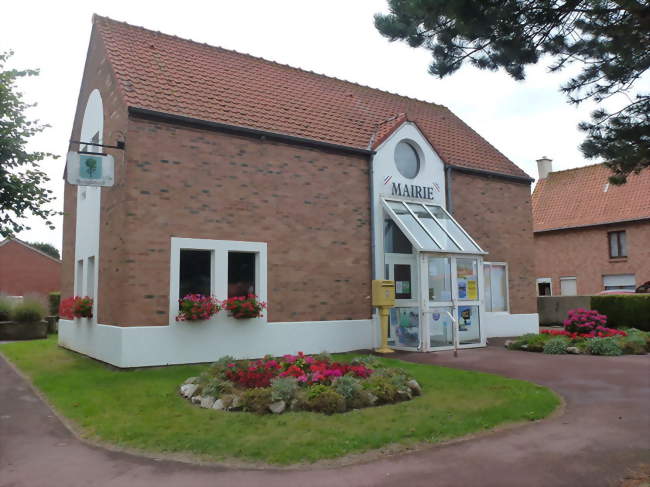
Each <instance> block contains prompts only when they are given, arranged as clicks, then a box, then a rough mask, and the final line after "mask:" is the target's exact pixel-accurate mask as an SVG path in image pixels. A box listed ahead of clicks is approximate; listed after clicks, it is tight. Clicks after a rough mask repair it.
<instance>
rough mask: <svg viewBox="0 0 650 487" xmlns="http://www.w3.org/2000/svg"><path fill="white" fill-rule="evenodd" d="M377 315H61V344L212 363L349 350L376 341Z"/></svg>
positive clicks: (122, 363)
mask: <svg viewBox="0 0 650 487" xmlns="http://www.w3.org/2000/svg"><path fill="white" fill-rule="evenodd" d="M375 342H376V339H375V332H374V327H373V326H372V320H349V321H317V322H291V323H267V322H266V320H265V319H252V320H245V321H238V320H233V319H229V318H227V317H225V316H218V317H215V318H213V319H210V320H208V321H205V322H196V323H192V322H180V323H173V324H170V325H169V326H131V327H120V326H110V325H102V324H95V323H93V322H92V321H91V320H89V319H83V318H82V319H77V320H63V319H62V320H60V321H59V345H61V346H62V347H65V348H68V349H70V350H74V351H77V352H80V353H83V354H85V355H89V356H91V357H93V358H96V359H98V360H101V361H103V362H108V363H109V364H112V365H115V366H117V367H145V366H154V365H169V364H187V363H199V362H213V361H215V360H217V359H218V358H220V357H223V356H224V355H231V356H233V357H235V358H237V359H246V358H259V357H262V356H264V355H265V354H271V355H274V356H279V355H284V354H287V353H295V352H297V351H302V352H305V353H319V352H323V351H328V352H332V353H335V352H349V351H352V350H360V349H370V348H373V347H374V345H375Z"/></svg>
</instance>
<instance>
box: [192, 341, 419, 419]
mask: <svg viewBox="0 0 650 487" xmlns="http://www.w3.org/2000/svg"><path fill="white" fill-rule="evenodd" d="M180 393H181V395H182V396H183V397H185V398H187V399H189V400H191V402H192V403H194V404H198V405H200V406H201V407H204V408H212V409H218V410H226V411H248V412H254V413H257V414H265V413H275V414H281V413H283V412H285V411H313V412H320V413H324V414H334V413H342V412H345V411H348V410H352V409H360V408H364V407H369V406H375V405H380V404H390V403H395V402H399V401H407V400H410V399H412V398H413V397H414V396H416V395H419V394H420V393H421V389H420V385H419V384H418V383H417V381H415V379H413V378H412V377H411V376H410V375H409V374H407V373H406V372H404V371H403V370H400V369H396V368H388V367H382V366H380V364H379V362H378V361H377V360H376V359H375V358H374V357H372V356H368V357H361V358H357V359H355V360H353V361H351V362H339V361H335V360H334V359H332V357H331V356H330V355H328V354H319V355H313V356H311V355H305V354H303V353H302V352H298V354H296V355H284V356H283V357H280V358H273V357H269V356H267V357H264V358H263V359H260V360H242V361H236V360H234V359H232V358H231V357H224V358H222V359H220V360H219V361H217V362H215V363H214V364H212V365H211V366H210V367H209V368H208V370H206V371H205V372H204V373H203V374H202V375H201V376H199V377H191V378H189V379H187V380H186V381H185V383H184V384H183V385H181V387H180Z"/></svg>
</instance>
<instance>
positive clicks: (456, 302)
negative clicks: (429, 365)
mask: <svg viewBox="0 0 650 487" xmlns="http://www.w3.org/2000/svg"><path fill="white" fill-rule="evenodd" d="M421 265H422V266H423V267H424V268H425V269H426V274H424V273H423V280H424V281H425V285H423V286H422V288H424V290H425V292H423V293H422V294H423V296H422V302H423V303H424V306H423V309H422V318H421V323H422V326H421V328H422V330H421V333H422V334H423V336H424V337H427V338H428V339H425V340H424V346H425V347H424V348H425V349H427V350H445V349H450V348H452V347H453V344H454V342H453V338H454V336H453V333H454V326H453V322H454V320H457V321H458V343H459V346H460V347H474V346H481V345H482V344H483V332H482V330H481V301H480V293H481V292H482V291H481V290H480V289H481V286H480V283H481V282H482V275H481V274H482V265H481V259H480V258H479V257H475V256H464V255H453V254H449V255H438V254H427V255H423V256H422V259H421Z"/></svg>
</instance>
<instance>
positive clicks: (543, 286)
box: [537, 282, 551, 296]
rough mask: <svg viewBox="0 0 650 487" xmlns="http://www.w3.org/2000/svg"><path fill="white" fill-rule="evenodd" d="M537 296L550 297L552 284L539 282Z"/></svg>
mask: <svg viewBox="0 0 650 487" xmlns="http://www.w3.org/2000/svg"><path fill="white" fill-rule="evenodd" d="M537 295H538V296H550V295H551V283H550V282H538V283H537Z"/></svg>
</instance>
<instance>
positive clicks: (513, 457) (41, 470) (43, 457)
mask: <svg viewBox="0 0 650 487" xmlns="http://www.w3.org/2000/svg"><path fill="white" fill-rule="evenodd" d="M400 357H401V358H404V359H407V360H413V361H417V362H423V363H431V364H439V365H447V366H453V367H459V368H464V369H471V370H482V371H486V372H494V373H498V374H502V375H507V376H509V377H514V378H519V379H528V380H532V381H534V382H537V383H539V384H543V385H546V386H549V387H552V388H553V389H555V390H556V391H557V392H559V393H560V394H561V395H562V396H564V398H565V399H566V403H567V408H566V412H565V413H564V414H563V415H561V416H557V417H554V418H553V419H550V420H547V421H543V422H541V423H531V424H529V425H525V426H522V427H519V428H515V429H509V430H504V431H501V432H498V433H494V434H490V435H487V436H483V437H481V438H478V439H474V440H470V441H463V442H457V443H452V444H448V445H445V446H439V447H430V448H424V449H422V450H420V451H417V452H414V453H409V454H403V455H398V456H393V457H384V458H382V459H380V460H377V461H373V462H371V463H366V464H358V465H352V466H347V467H342V468H338V469H336V470H333V469H315V470H284V471H282V470H236V469H226V468H218V467H201V466H193V465H187V464H183V463H178V462H172V461H157V460H152V459H146V458H140V457H137V456H133V455H129V454H125V453H116V452H110V451H106V450H104V449H101V448H97V447H93V446H89V445H86V444H84V443H82V442H80V441H78V440H77V439H75V437H74V436H72V435H71V434H70V433H69V432H68V430H67V429H66V428H65V427H64V426H63V425H62V424H61V423H60V422H59V421H58V419H56V417H54V416H53V415H52V413H51V411H50V410H49V409H48V407H47V406H46V405H45V404H44V403H43V402H41V401H40V400H39V399H38V398H37V396H35V395H34V394H33V393H32V391H31V390H30V388H29V387H28V386H27V385H26V384H25V382H24V381H23V380H22V379H21V378H20V377H19V376H18V375H16V373H15V372H14V371H13V370H12V369H11V368H9V366H8V365H7V364H6V363H5V362H4V359H2V358H0V486H2V487H9V486H11V487H22V486H25V487H40V486H47V487H59V486H60V487H75V486H83V487H89V486H102V487H104V486H128V487H139V486H156V487H167V486H169V487H172V486H173V487H194V486H228V487H237V486H246V487H248V486H257V485H260V486H264V487H274V486H281V487H288V486H293V485H298V486H307V487H317V486H328V487H330V486H391V487H395V486H398V487H411V486H425V485H426V486H486V487H491V486H494V487H506V486H516V487H523V486H525V487H529V486H531V487H532V486H544V487H549V486H572V487H577V486H589V487H597V486H608V485H616V483H617V480H618V479H620V478H621V477H622V476H623V475H624V474H625V472H626V470H627V468H628V467H629V466H634V465H638V464H639V463H642V462H646V463H648V462H650V356H625V357H611V358H609V357H575V356H568V355H567V356H559V357H553V356H548V355H542V354H533V353H527V352H509V351H506V350H504V349H503V348H501V347H498V346H491V347H488V348H486V349H475V350H471V351H469V350H468V351H463V352H461V354H460V357H459V358H457V359H455V358H454V357H453V356H452V355H451V353H446V352H443V353H440V352H439V353H431V354H401V355H400ZM378 427H379V425H378ZM215 440H216V441H218V438H217V439H215ZM260 440H261V441H263V438H261V439H260Z"/></svg>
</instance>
